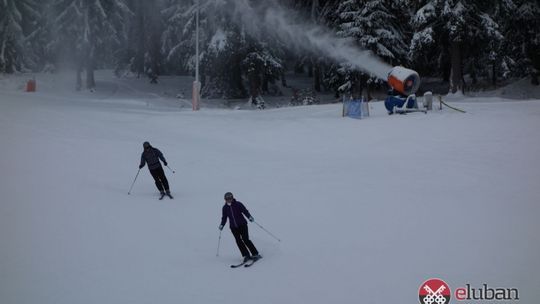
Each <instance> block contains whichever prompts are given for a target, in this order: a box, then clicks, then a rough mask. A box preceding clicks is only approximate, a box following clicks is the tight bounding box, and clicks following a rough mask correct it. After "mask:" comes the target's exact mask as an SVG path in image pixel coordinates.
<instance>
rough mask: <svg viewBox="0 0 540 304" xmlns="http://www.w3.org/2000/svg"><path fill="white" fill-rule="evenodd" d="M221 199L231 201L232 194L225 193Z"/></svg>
mask: <svg viewBox="0 0 540 304" xmlns="http://www.w3.org/2000/svg"><path fill="white" fill-rule="evenodd" d="M223 198H225V199H233V198H234V196H233V194H232V193H231V192H227V193H225V195H224V196H223Z"/></svg>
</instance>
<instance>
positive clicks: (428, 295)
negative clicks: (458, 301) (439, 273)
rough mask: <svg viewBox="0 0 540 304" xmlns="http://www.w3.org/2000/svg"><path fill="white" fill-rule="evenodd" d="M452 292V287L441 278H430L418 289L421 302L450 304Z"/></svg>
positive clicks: (423, 303)
mask: <svg viewBox="0 0 540 304" xmlns="http://www.w3.org/2000/svg"><path fill="white" fill-rule="evenodd" d="M450 294H451V292H450V287H449V286H448V284H446V282H445V281H443V280H441V279H429V280H427V281H425V282H424V283H423V284H422V285H420V290H418V296H419V298H420V304H448V303H450Z"/></svg>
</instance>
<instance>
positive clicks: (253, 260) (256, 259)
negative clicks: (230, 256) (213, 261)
mask: <svg viewBox="0 0 540 304" xmlns="http://www.w3.org/2000/svg"><path fill="white" fill-rule="evenodd" d="M260 259H262V257H260V258H254V259H253V258H252V259H250V260H247V261H245V262H242V263H240V264H237V265H231V268H238V267H242V266H244V267H251V266H253V264H255V262H257V261H258V260H260Z"/></svg>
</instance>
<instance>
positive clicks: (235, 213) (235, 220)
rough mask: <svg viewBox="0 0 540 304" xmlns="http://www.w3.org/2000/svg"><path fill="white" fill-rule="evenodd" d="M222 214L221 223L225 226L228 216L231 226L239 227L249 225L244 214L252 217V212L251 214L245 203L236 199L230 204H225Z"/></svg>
mask: <svg viewBox="0 0 540 304" xmlns="http://www.w3.org/2000/svg"><path fill="white" fill-rule="evenodd" d="M222 214H223V215H222V216H221V225H222V226H225V223H227V218H228V219H229V225H230V227H231V228H238V227H240V226H243V225H247V221H246V218H244V215H245V216H247V217H248V218H250V217H251V214H249V211H248V210H247V209H246V206H244V204H242V203H241V202H239V201H237V200H235V199H233V200H232V202H231V205H230V206H229V205H227V204H225V205H223V209H222Z"/></svg>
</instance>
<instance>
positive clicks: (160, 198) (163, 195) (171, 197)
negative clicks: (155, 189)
mask: <svg viewBox="0 0 540 304" xmlns="http://www.w3.org/2000/svg"><path fill="white" fill-rule="evenodd" d="M165 195H166V196H168V197H169V198H170V199H173V198H174V197H173V196H172V195H171V194H170V193H162V194H160V196H159V200H162V199H163V198H164V197H165Z"/></svg>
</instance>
